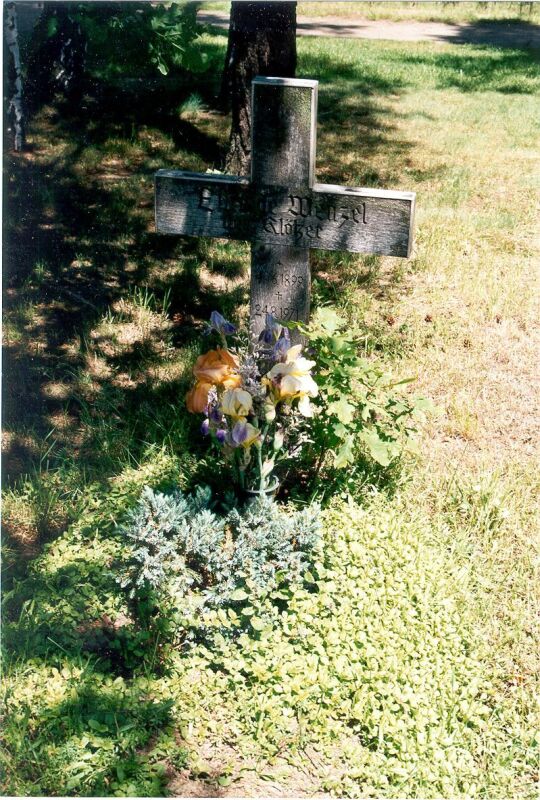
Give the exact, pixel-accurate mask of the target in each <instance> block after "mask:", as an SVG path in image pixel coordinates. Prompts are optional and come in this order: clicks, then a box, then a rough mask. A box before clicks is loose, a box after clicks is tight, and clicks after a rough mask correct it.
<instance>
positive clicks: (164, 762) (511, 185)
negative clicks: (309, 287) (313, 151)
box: [1, 37, 539, 798]
mask: <svg viewBox="0 0 540 800" xmlns="http://www.w3.org/2000/svg"><path fill="white" fill-rule="evenodd" d="M203 44H204V46H205V47H206V48H207V49H208V53H209V56H210V58H213V59H215V64H216V65H217V64H218V63H220V60H221V59H222V57H223V53H224V45H225V39H224V37H206V38H205V39H204V42H203ZM299 48H300V63H299V67H300V69H299V74H300V75H305V76H309V77H314V76H316V77H317V78H319V80H320V82H321V85H320V113H319V144H318V179H319V180H320V181H321V182H330V183H332V182H335V183H342V184H350V185H371V186H384V187H387V188H394V189H409V190H415V191H416V192H417V194H418V197H417V203H418V215H417V235H416V240H417V244H416V249H415V253H414V255H413V258H412V259H411V260H410V261H407V262H402V261H397V260H393V259H389V258H388V259H386V258H378V257H374V256H371V257H365V258H361V257H357V256H352V255H345V254H329V253H319V254H315V255H314V258H313V266H314V304H315V305H321V304H325V303H332V304H335V305H336V306H337V307H338V308H339V309H340V311H341V313H343V314H345V315H346V316H347V318H348V319H349V321H350V322H351V324H358V325H359V326H360V327H361V329H362V330H363V332H364V335H365V350H366V353H367V354H368V355H369V356H370V357H372V358H374V359H377V360H378V361H380V362H382V363H384V365H385V366H386V367H388V368H389V369H390V370H391V371H392V373H393V374H394V375H396V376H398V377H406V376H409V375H415V376H417V381H416V383H415V384H413V386H412V388H411V389H410V391H412V392H414V393H421V394H423V395H427V396H429V397H431V398H433V399H434V400H435V402H436V404H437V406H438V407H439V413H438V414H437V415H435V416H433V417H432V418H431V419H430V420H429V422H428V423H427V424H426V426H425V428H424V430H423V431H422V436H421V440H420V446H419V452H418V454H417V455H415V456H414V455H410V456H407V457H405V458H404V459H403V461H402V463H401V464H400V466H399V468H396V469H394V470H391V471H389V472H384V471H383V472H382V473H381V471H380V470H379V471H378V472H375V471H374V470H373V469H370V468H369V466H368V465H359V466H358V468H357V469H356V470H355V471H353V473H352V475H351V477H350V480H349V481H348V482H347V481H345V482H343V483H342V485H341V487H340V488H339V490H338V491H337V492H336V494H335V495H334V496H332V497H330V496H326V497H325V496H324V495H323V493H322V491H321V493H320V494H321V496H322V497H323V500H324V502H325V511H324V523H325V544H324V548H325V549H324V569H322V570H321V573H320V575H321V577H320V578H319V583H318V584H317V585H316V586H313V585H306V586H304V587H303V588H302V589H301V590H299V591H298V592H297V593H296V594H295V595H294V597H293V598H292V599H291V601H290V603H289V607H288V610H287V612H286V615H285V616H284V619H283V625H282V626H280V627H279V628H277V629H272V630H262V631H259V632H255V631H253V632H252V633H251V634H249V635H248V634H245V635H243V637H242V638H241V640H240V641H239V642H238V643H234V642H233V641H231V640H230V639H228V638H227V637H226V636H225V637H224V638H223V641H222V642H221V643H220V644H218V645H217V646H216V647H214V648H212V649H207V648H205V647H204V646H201V647H199V648H197V649H195V650H194V651H192V652H190V653H183V652H181V651H180V650H176V649H167V648H166V646H165V642H160V641H159V640H157V641H154V642H152V646H151V647H150V646H148V643H145V642H144V641H141V639H140V637H137V636H136V635H135V634H134V632H133V630H132V626H131V625H130V620H129V618H128V617H127V615H126V607H125V603H124V600H123V598H122V596H121V594H120V592H119V589H118V586H117V584H116V582H115V577H114V568H113V566H114V560H115V558H116V557H117V555H118V553H119V549H120V547H121V541H120V539H119V536H118V533H117V530H116V524H117V523H118V522H119V521H121V520H122V518H123V517H124V515H125V513H126V511H127V510H128V509H129V508H130V507H131V506H132V505H133V504H134V502H135V501H136V499H137V497H138V496H139V494H140V491H141V489H142V487H143V486H144V485H151V486H154V487H158V488H162V489H167V488H170V487H171V486H173V485H174V484H176V483H180V485H181V486H182V487H183V488H189V487H190V486H193V485H194V484H195V483H197V482H200V481H204V480H208V481H210V482H211V481H212V480H214V478H215V475H214V473H215V470H214V467H213V465H212V463H211V462H210V461H209V459H208V457H207V456H206V455H205V451H204V447H203V446H202V445H201V444H200V443H198V439H197V436H196V427H197V425H196V424H194V422H193V420H190V419H189V418H188V416H187V415H186V413H185V411H184V409H183V396H184V393H185V391H186V389H187V387H188V385H189V382H190V369H191V366H192V363H193V360H194V357H195V355H196V354H197V352H198V346H199V345H198V341H199V337H200V331H201V329H202V325H203V320H204V319H206V318H207V317H208V316H209V313H210V311H211V310H212V309H213V308H219V309H220V310H221V311H222V312H223V313H225V314H226V315H229V316H231V317H233V318H235V319H237V320H239V319H242V317H243V316H244V317H245V313H246V299H247V283H246V275H247V273H246V270H247V265H248V249H247V247H246V246H245V245H243V244H238V243H228V244H221V243H219V242H201V241H195V240H187V239H186V240H180V241H179V240H175V239H172V238H168V237H157V236H156V235H155V234H154V233H153V221H152V173H153V171H154V170H155V169H157V168H160V167H172V166H176V167H178V168H187V169H195V170H204V169H206V168H209V167H213V166H215V164H217V163H219V158H220V156H221V154H222V152H223V147H224V145H225V143H226V135H227V122H228V121H227V119H226V118H224V117H222V116H220V115H218V114H216V113H214V112H213V111H212V110H211V106H210V98H211V96H212V91H213V90H214V88H215V85H216V84H215V80H214V83H213V84H212V80H211V78H209V79H206V78H205V79H204V80H202V81H199V84H198V86H197V87H194V86H193V85H191V86H190V85H183V84H182V83H181V82H180V83H179V84H178V86H175V87H174V91H175V92H176V95H175V96H176V98H177V100H176V104H175V105H174V110H175V113H174V114H172V115H169V114H168V113H167V111H166V108H167V105H166V104H167V102H171V97H170V94H169V95H167V91H168V89H167V87H166V86H165V84H164V83H160V82H159V81H158V82H156V83H155V84H154V85H151V86H150V87H149V89H150V91H149V97H148V98H146V100H145V98H144V95H143V94H142V93H141V91H140V88H139V84H135V85H136V86H137V95H133V94H130V93H129V91H130V86H131V85H132V84H131V83H130V82H129V81H126V82H125V83H124V84H122V83H121V82H119V81H117V82H116V83H115V84H114V85H112V84H111V83H110V82H109V83H108V82H107V76H106V75H101V76H100V78H101V81H102V84H100V85H101V87H102V90H103V91H104V92H105V91H106V92H107V93H108V94H105V95H102V96H101V101H100V102H101V105H100V106H98V105H97V103H96V102H95V100H94V99H93V98H92V96H89V97H88V98H87V100H85V103H86V109H85V108H81V109H80V110H79V111H78V112H77V113H76V114H75V113H73V112H70V109H69V108H67V107H66V106H62V104H61V101H60V100H58V101H57V102H55V103H53V104H51V105H50V106H47V107H45V108H43V109H42V110H41V112H40V114H39V115H38V116H37V117H36V119H35V120H34V121H33V123H32V127H31V131H30V139H31V143H32V145H33V146H32V149H31V150H30V151H29V152H28V153H26V154H24V155H23V156H21V157H17V158H13V159H10V171H11V174H12V176H13V184H12V199H11V213H10V226H11V227H10V229H9V230H8V235H7V240H6V248H7V253H6V256H7V257H6V260H7V261H8V262H9V263H10V264H11V265H12V269H13V270H15V267H16V271H14V272H12V273H11V274H10V275H9V276H8V281H7V287H6V299H5V328H4V336H5V347H6V356H5V368H6V370H7V373H8V377H7V378H6V381H9V384H8V386H9V388H6V389H5V400H4V429H5V434H4V435H5V457H4V474H5V475H6V474H7V478H6V486H5V489H4V501H3V523H4V537H3V542H4V548H5V553H4V559H3V561H4V616H3V624H4V646H5V647H6V650H7V656H6V660H5V668H4V672H5V675H4V692H5V701H4V715H5V719H4V724H3V729H4V750H3V754H2V756H1V758H2V762H3V769H4V781H5V784H4V791H6V792H7V793H10V794H33V795H36V794H37V795H41V794H67V795H92V794H97V795H109V794H118V795H148V796H155V795H161V794H166V793H172V794H180V795H181V794H195V793H197V792H199V793H204V794H207V795H216V796H223V795H227V794H231V795H241V794H243V793H244V794H246V793H247V794H258V795H267V794H270V793H273V794H287V795H291V794H293V795H294V794H303V793H306V794H312V793H320V794H328V793H329V792H332V791H333V792H335V793H337V794H338V795H350V796H358V795H359V794H361V795H363V796H366V795H372V796H381V797H382V796H388V797H404V796H407V797H435V796H437V797H440V796H443V797H448V798H450V797H452V798H454V797H465V796H471V795H472V796H488V797H493V798H496V797H500V798H503V797H522V798H525V797H533V796H534V794H535V782H536V780H537V778H538V775H537V748H538V739H537V738H535V721H536V709H535V704H534V696H535V686H536V681H537V674H538V672H537V670H538V664H537V660H536V656H535V647H534V641H535V614H536V611H537V607H538V604H537V597H536V596H535V589H534V587H535V581H534V568H535V563H537V562H535V559H537V544H538V543H537V540H536V539H535V535H536V534H535V530H537V526H536V527H535V519H536V520H537V516H535V512H536V510H537V509H536V507H535V496H536V497H538V488H539V487H538V471H537V468H536V467H537V459H536V452H535V439H536V437H537V434H538V428H537V427H535V426H537V424H538V423H537V419H538V415H537V413H536V411H535V403H536V402H537V400H536V399H535V393H534V376H535V342H536V341H537V338H538V337H537V334H538V328H537V322H536V321H535V320H536V319H537V314H536V310H535V307H534V302H535V301H534V298H535V295H536V296H537V294H538V293H537V291H536V292H535V287H534V281H535V273H534V263H535V262H534V252H533V240H534V218H533V213H534V208H533V205H534V204H533V199H534V182H533V175H534V166H533V165H534V161H533V154H534V152H535V150H537V147H535V137H537V132H536V131H535V119H536V111H537V107H538V106H537V103H538V75H537V65H536V64H535V59H534V55H532V54H530V53H525V52H521V51H500V50H496V49H490V48H487V47H482V48H479V47H478V48H475V47H466V46H460V47H452V46H435V45H424V44H422V45H420V44H417V45H411V44H407V45H401V44H395V43H387V44H383V43H377V44H375V43H369V42H354V41H351V42H344V41H339V42H338V41H333V40H322V39H321V40H301V41H300V43H299ZM103 97H105V100H106V99H107V98H108V101H109V102H108V104H107V103H106V102H105V101H104V99H103ZM135 97H136V98H137V103H136V104H135V102H134V99H135ZM145 103H146V104H145ZM83 105H84V104H83ZM156 109H158V112H159V113H158V112H156ZM159 109H164V110H163V111H159ZM156 113H157V115H158V119H157V121H156V117H155V115H156ZM29 201H30V202H29ZM32 236H33V237H34V239H32V238H31V237H32ZM531 266H532V267H533V268H532V269H531ZM535 337H536V338H535ZM321 489H322V487H321ZM324 570H326V571H324Z"/></svg>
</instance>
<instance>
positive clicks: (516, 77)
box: [402, 47, 540, 94]
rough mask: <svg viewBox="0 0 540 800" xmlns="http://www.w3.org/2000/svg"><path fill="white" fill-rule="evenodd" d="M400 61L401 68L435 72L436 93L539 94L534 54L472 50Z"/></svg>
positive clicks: (539, 59)
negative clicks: (456, 90)
mask: <svg viewBox="0 0 540 800" xmlns="http://www.w3.org/2000/svg"><path fill="white" fill-rule="evenodd" d="M402 61H403V63H404V64H410V65H414V66H417V65H421V66H431V67H434V68H437V74H438V77H437V80H436V86H437V88H438V89H453V88H455V89H459V90H460V91H462V92H500V93H501V94H535V93H537V92H538V91H539V90H540V82H539V80H538V75H539V65H540V51H538V50H530V51H529V50H510V51H506V50H493V48H491V47H486V48H480V47H475V48H474V50H473V49H469V50H467V51H457V52H456V50H452V52H446V51H445V52H414V53H405V54H403V57H402Z"/></svg>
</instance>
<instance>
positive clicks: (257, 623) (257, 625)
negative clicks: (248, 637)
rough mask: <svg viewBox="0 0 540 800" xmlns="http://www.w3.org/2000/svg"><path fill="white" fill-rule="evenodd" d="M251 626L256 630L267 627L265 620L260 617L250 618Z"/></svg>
mask: <svg viewBox="0 0 540 800" xmlns="http://www.w3.org/2000/svg"><path fill="white" fill-rule="evenodd" d="M250 622H251V627H252V628H253V630H255V631H262V630H263V628H265V627H266V625H265V623H264V621H263V620H262V619H261V618H260V617H252V618H251V619H250Z"/></svg>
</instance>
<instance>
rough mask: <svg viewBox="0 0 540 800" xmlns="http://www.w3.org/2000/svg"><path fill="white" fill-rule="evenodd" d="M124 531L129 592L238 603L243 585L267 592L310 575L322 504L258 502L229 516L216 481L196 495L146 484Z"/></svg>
mask: <svg viewBox="0 0 540 800" xmlns="http://www.w3.org/2000/svg"><path fill="white" fill-rule="evenodd" d="M120 530H121V532H122V533H123V534H124V535H125V537H126V540H127V545H128V547H127V551H128V552H127V563H126V567H125V570H124V573H123V574H122V575H121V577H120V578H119V582H120V585H121V586H122V587H123V588H125V589H126V590H127V591H128V594H129V597H131V598H141V597H146V596H148V595H153V596H155V597H156V599H157V598H159V597H166V596H168V597H173V598H174V599H175V600H176V602H177V603H178V601H179V600H180V601H181V600H182V598H185V599H186V600H187V597H188V595H193V594H197V595H198V596H199V601H200V602H199V603H198V605H199V607H200V606H201V605H205V606H207V607H211V606H213V607H216V606H220V605H223V604H226V603H229V602H231V601H234V597H233V595H234V593H235V592H237V590H238V588H239V587H244V586H250V587H253V588H254V589H255V590H256V591H257V592H260V593H266V592H269V591H271V590H272V589H274V588H276V586H278V585H280V584H283V583H287V584H295V583H298V582H300V581H301V580H302V576H303V573H304V572H305V571H306V570H307V569H308V567H309V564H310V563H311V560H312V558H311V557H310V554H313V551H314V550H315V549H316V548H317V546H318V544H319V542H320V539H321V522H320V508H319V507H318V506H316V505H312V506H309V507H306V508H305V509H302V510H291V509H286V508H283V507H282V506H279V505H278V504H277V503H275V502H274V501H272V500H269V499H261V500H257V501H255V503H253V504H252V505H250V506H247V507H246V508H245V509H242V510H238V509H233V510H232V511H230V512H228V513H227V514H225V515H220V514H217V513H216V512H215V511H214V510H212V496H211V491H210V489H208V487H204V488H202V487H199V488H198V489H197V491H196V492H195V494H194V495H192V496H187V495H184V494H183V493H182V492H180V491H175V492H173V493H171V494H162V493H161V492H155V491H153V490H152V489H150V488H149V487H146V488H145V489H144V490H143V493H142V496H141V499H140V501H139V503H138V505H137V506H136V507H135V509H134V510H133V511H132V512H131V513H130V515H129V516H128V518H127V520H126V523H125V524H124V525H123V526H122V527H121V529H120Z"/></svg>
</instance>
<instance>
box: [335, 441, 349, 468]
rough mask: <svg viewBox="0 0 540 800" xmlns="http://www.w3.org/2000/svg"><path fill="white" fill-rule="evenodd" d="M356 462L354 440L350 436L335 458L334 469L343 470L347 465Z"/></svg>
mask: <svg viewBox="0 0 540 800" xmlns="http://www.w3.org/2000/svg"><path fill="white" fill-rule="evenodd" d="M353 461H354V439H353V437H352V436H349V437H348V438H347V439H346V440H345V442H344V443H343V445H342V446H341V447H340V448H339V450H338V451H337V453H336V455H335V457H334V467H335V468H336V469H343V467H346V466H347V464H352V463H353Z"/></svg>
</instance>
